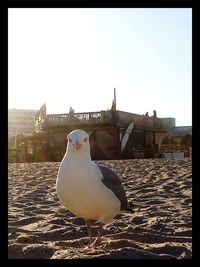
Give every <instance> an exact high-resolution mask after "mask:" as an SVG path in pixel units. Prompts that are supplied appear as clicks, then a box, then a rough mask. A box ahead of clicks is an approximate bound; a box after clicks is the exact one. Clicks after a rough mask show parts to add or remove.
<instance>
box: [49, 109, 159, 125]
mask: <svg viewBox="0 0 200 267" xmlns="http://www.w3.org/2000/svg"><path fill="white" fill-rule="evenodd" d="M109 122H115V123H120V124H129V123H131V122H134V124H135V126H136V127H143V128H144V127H145V128H157V129H162V128H163V127H162V124H161V122H160V120H159V119H158V118H155V117H148V116H144V115H139V114H134V113H129V112H125V111H120V110H117V111H110V110H108V111H98V112H83V113H73V114H70V113H67V114H50V115H47V117H46V124H47V126H65V125H72V124H76V125H78V124H99V123H109Z"/></svg>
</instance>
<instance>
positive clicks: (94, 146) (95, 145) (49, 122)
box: [29, 110, 166, 161]
mask: <svg viewBox="0 0 200 267" xmlns="http://www.w3.org/2000/svg"><path fill="white" fill-rule="evenodd" d="M131 122H134V129H133V131H132V133H131V135H130V138H129V140H128V142H127V145H126V147H125V149H124V150H123V153H121V148H120V145H121V140H122V137H123V135H124V133H125V131H126V129H127V127H128V126H129V124H130V123H131ZM36 125H37V129H36V133H35V134H34V135H33V137H32V142H33V140H35V139H38V137H37V136H40V138H41V137H42V139H41V140H42V141H43V144H44V143H45V147H46V149H44V150H45V151H46V152H45V156H44V158H46V160H48V161H60V160H61V159H62V157H63V155H64V153H65V151H66V146H67V134H68V133H69V132H71V131H73V130H75V129H82V130H84V131H86V132H87V133H88V134H89V135H90V145H91V156H92V159H94V160H97V159H126V158H150V157H159V145H160V142H161V138H162V135H163V133H165V132H166V130H165V127H164V126H163V125H162V119H160V118H156V117H148V116H144V115H138V114H133V113H128V112H124V111H119V110H109V111H99V112H84V113H73V114H69V113H68V114H51V115H46V116H45V118H42V119H41V118H39V120H36ZM29 139H30V138H29ZM29 141H31V140H29ZM40 150H42V149H40ZM41 158H42V157H41ZM41 160H42V159H41Z"/></svg>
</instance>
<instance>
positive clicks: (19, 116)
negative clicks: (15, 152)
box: [8, 109, 39, 146]
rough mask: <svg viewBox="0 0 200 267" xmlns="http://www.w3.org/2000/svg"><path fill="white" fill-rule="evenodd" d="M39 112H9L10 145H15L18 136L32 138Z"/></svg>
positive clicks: (24, 110) (11, 110)
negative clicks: (36, 116)
mask: <svg viewBox="0 0 200 267" xmlns="http://www.w3.org/2000/svg"><path fill="white" fill-rule="evenodd" d="M38 111H39V110H32V109H30V110H29V109H9V110H8V137H9V139H8V140H9V145H11V146H14V145H15V139H16V136H17V135H19V134H23V135H26V136H31V135H32V133H33V130H34V126H35V115H36V114H37V113H38Z"/></svg>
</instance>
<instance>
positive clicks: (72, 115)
mask: <svg viewBox="0 0 200 267" xmlns="http://www.w3.org/2000/svg"><path fill="white" fill-rule="evenodd" d="M69 116H70V118H73V117H74V109H73V108H72V107H70V109H69Z"/></svg>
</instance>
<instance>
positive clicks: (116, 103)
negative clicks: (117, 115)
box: [114, 88, 117, 109]
mask: <svg viewBox="0 0 200 267" xmlns="http://www.w3.org/2000/svg"><path fill="white" fill-rule="evenodd" d="M114 101H115V109H117V100H116V88H114Z"/></svg>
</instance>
